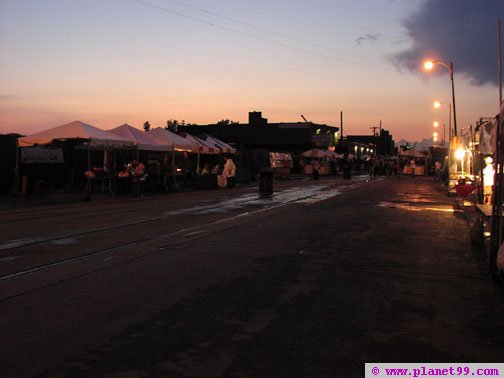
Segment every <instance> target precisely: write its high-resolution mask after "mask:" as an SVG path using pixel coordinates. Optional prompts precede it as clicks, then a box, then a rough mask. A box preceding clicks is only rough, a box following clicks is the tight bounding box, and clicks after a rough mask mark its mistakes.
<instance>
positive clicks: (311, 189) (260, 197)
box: [164, 184, 351, 215]
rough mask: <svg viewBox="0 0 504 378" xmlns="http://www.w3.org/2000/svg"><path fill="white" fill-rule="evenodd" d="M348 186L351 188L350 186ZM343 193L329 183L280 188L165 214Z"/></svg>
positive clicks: (222, 209) (213, 211)
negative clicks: (271, 191)
mask: <svg viewBox="0 0 504 378" xmlns="http://www.w3.org/2000/svg"><path fill="white" fill-rule="evenodd" d="M346 188H351V186H348V187H346ZM341 193H342V190H341V188H339V187H338V188H332V187H330V186H328V185H327V184H324V185H311V186H303V187H295V188H290V189H285V190H279V191H276V192H273V193H272V194H264V193H247V194H243V195H241V196H238V197H233V198H227V199H224V200H222V201H220V202H217V203H213V204H212V205H203V206H197V207H192V208H186V209H181V210H174V211H168V212H165V213H164V215H183V214H202V215H204V214H216V213H226V212H229V211H232V210H239V209H243V208H245V207H259V208H261V207H267V206H278V205H285V204H288V203H292V202H297V203H308V204H309V203H315V202H319V201H323V200H326V199H328V198H331V197H335V196H337V195H339V194H341Z"/></svg>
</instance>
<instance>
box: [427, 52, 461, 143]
mask: <svg viewBox="0 0 504 378" xmlns="http://www.w3.org/2000/svg"><path fill="white" fill-rule="evenodd" d="M435 64H440V65H442V66H443V67H445V68H447V69H448V71H450V80H451V90H452V102H453V135H454V136H457V113H456V111H455V84H454V83H453V63H452V62H450V65H448V64H446V63H445V62H442V61H440V60H427V61H425V62H424V68H425V70H426V71H431V70H432V69H433V68H434V65H435Z"/></svg>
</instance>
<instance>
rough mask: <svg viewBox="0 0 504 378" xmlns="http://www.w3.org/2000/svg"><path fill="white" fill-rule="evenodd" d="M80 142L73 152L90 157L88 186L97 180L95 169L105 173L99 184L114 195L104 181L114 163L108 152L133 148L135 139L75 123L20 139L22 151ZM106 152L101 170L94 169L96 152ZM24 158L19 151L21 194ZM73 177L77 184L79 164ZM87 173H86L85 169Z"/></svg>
mask: <svg viewBox="0 0 504 378" xmlns="http://www.w3.org/2000/svg"><path fill="white" fill-rule="evenodd" d="M71 141H78V142H79V143H75V144H70V148H71V149H72V154H73V151H74V150H85V151H86V153H87V173H86V176H85V177H86V178H87V180H88V184H89V185H91V184H92V180H93V179H95V178H96V174H95V172H93V168H95V170H96V171H99V172H103V174H100V179H98V178H96V180H100V181H101V187H103V188H105V187H107V188H108V189H109V190H110V192H111V193H112V189H111V188H112V184H111V182H110V180H109V181H107V180H106V179H105V178H104V179H101V177H108V173H109V172H110V163H109V157H110V154H108V150H112V149H115V148H125V147H127V148H132V146H133V144H134V142H133V140H131V139H128V138H125V137H122V136H119V135H116V134H113V133H110V132H108V131H104V130H101V129H99V128H97V127H95V126H92V125H89V124H87V123H84V122H81V121H74V122H70V123H67V124H64V125H60V126H57V127H54V128H51V129H47V130H44V131H41V132H38V133H34V134H31V135H28V136H26V137H21V138H19V139H18V150H22V149H24V148H31V147H33V146H48V145H52V144H54V143H56V142H59V143H61V142H71ZM96 150H98V151H103V152H101V160H102V161H101V162H100V164H99V166H96V167H93V166H92V164H91V162H92V158H91V157H92V155H96V154H92V152H95V151H96ZM20 155H21V154H20V153H19V151H18V166H17V170H16V171H17V174H18V179H17V186H16V187H17V191H18V193H19V184H20V181H19V172H20V164H21V162H20V161H19V156H20ZM69 169H70V170H71V171H72V173H71V174H70V175H69V176H70V177H71V179H70V180H71V183H72V184H73V177H74V175H73V170H74V169H75V164H74V163H72V165H71V166H70V167H69ZM83 170H84V169H83ZM27 180H28V178H27V177H26V176H25V177H23V180H22V192H23V193H26V185H27Z"/></svg>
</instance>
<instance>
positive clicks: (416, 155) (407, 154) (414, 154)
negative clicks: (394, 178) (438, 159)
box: [399, 149, 427, 158]
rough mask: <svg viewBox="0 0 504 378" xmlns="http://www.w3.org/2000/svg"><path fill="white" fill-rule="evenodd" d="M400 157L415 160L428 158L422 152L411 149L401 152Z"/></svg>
mask: <svg viewBox="0 0 504 378" xmlns="http://www.w3.org/2000/svg"><path fill="white" fill-rule="evenodd" d="M399 156H401V157H413V158H426V157H427V156H426V155H424V154H423V153H421V152H420V151H417V150H414V149H410V150H406V151H401V152H399Z"/></svg>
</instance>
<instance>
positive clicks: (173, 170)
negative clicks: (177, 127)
mask: <svg viewBox="0 0 504 378" xmlns="http://www.w3.org/2000/svg"><path fill="white" fill-rule="evenodd" d="M172 173H173V184H174V185H175V144H172Z"/></svg>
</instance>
